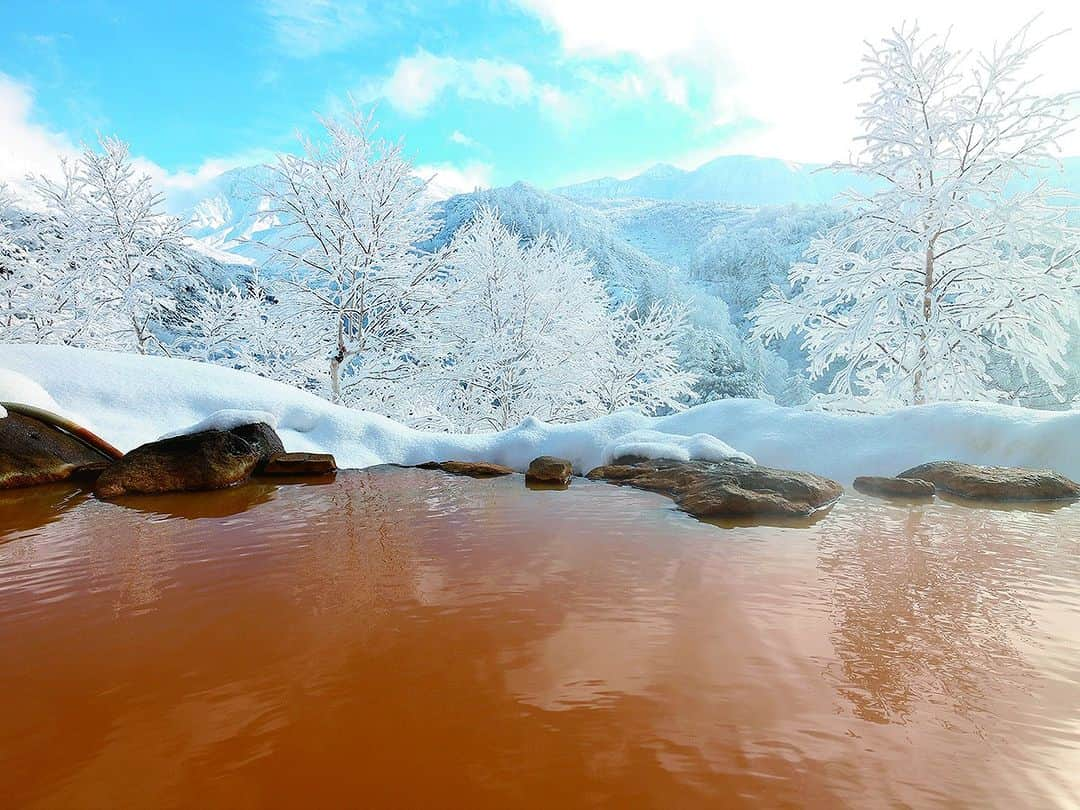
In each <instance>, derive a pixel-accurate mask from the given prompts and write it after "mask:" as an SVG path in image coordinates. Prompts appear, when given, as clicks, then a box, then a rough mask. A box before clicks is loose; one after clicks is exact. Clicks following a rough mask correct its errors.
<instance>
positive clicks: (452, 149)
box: [0, 0, 1080, 187]
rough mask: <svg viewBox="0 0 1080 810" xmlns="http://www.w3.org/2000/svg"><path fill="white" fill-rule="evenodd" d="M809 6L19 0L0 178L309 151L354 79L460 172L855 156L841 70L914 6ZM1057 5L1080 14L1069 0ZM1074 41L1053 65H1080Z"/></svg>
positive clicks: (1054, 21) (940, 8) (961, 11)
mask: <svg viewBox="0 0 1080 810" xmlns="http://www.w3.org/2000/svg"><path fill="white" fill-rule="evenodd" d="M806 5H807V4H801V5H795V4H792V5H791V6H790V7H787V6H786V5H785V4H769V5H767V6H764V5H763V6H762V7H761V8H749V9H746V8H742V9H738V10H730V9H729V10H724V9H721V8H720V6H721V4H720V3H719V2H709V3H698V2H692V1H691V0H668V2H667V3H664V4H655V3H650V4H647V5H646V4H643V3H641V4H639V3H636V2H634V0H620V1H619V2H615V0H572V1H571V0H474V1H473V2H454V1H453V0H449V1H445V0H444V2H420V1H419V0H414V1H413V2H410V1H409V0H403V1H401V2H396V3H383V2H376V0H341V2H332V1H331V0H232V1H231V2H230V1H226V2H216V3H210V2H201V1H199V0H196V1H195V2H186V3H184V4H174V3H156V2H141V1H140V2H134V1H132V0H123V1H122V0H79V1H78V2H72V1H70V0H35V2H30V1H29V0H0V6H5V7H6V8H4V14H3V19H4V20H5V23H6V24H5V26H4V27H3V29H0V119H4V120H6V123H0V146H2V147H3V149H4V152H5V153H6V154H5V156H4V157H3V158H0V177H3V175H4V173H7V174H9V175H10V174H13V173H18V172H19V171H20V170H25V168H26V167H29V168H31V169H36V168H37V163H38V162H40V161H44V160H47V157H48V155H49V154H50V153H53V152H57V151H60V152H62V151H64V150H65V149H67V148H70V147H71V146H72V145H73V144H77V143H78V142H79V141H81V140H86V139H93V138H94V136H95V133H99V132H100V133H105V134H116V135H119V136H120V137H122V138H123V139H124V140H126V141H128V142H129V143H130V144H131V147H132V151H133V153H134V154H136V155H139V156H141V157H143V158H145V159H146V161H147V162H148V163H152V164H153V165H154V166H155V167H156V170H158V171H160V173H161V175H162V177H163V178H164V182H166V183H172V184H174V185H179V186H181V187H183V186H185V185H187V186H190V185H195V184H197V183H198V182H201V181H202V180H204V179H206V178H207V177H210V176H212V175H213V174H214V173H216V172H219V171H221V170H222V169H224V168H229V167H231V166H234V165H242V164H245V163H252V162H258V161H260V160H262V159H264V158H265V157H266V156H268V155H269V154H270V153H272V152H273V151H280V150H283V149H289V148H292V147H293V144H294V143H295V133H296V131H297V129H310V128H311V127H312V126H313V125H314V121H313V116H312V114H313V112H314V111H318V110H322V111H326V110H330V111H332V110H333V109H335V108H336V107H337V106H338V105H340V104H342V103H344V102H345V100H346V99H347V98H348V96H349V95H350V94H351V95H352V96H353V97H354V98H356V99H357V100H358V101H360V102H361V103H363V104H377V118H378V120H379V121H380V123H381V126H382V130H383V132H384V133H386V134H389V135H393V136H401V137H404V138H405V141H406V144H407V148H408V151H409V153H410V155H411V156H412V158H413V159H414V161H415V162H416V163H417V164H420V165H423V166H425V167H431V168H432V169H434V170H437V171H439V172H441V173H442V174H443V175H444V176H445V179H446V181H447V183H448V184H449V185H451V186H467V185H470V184H473V183H479V184H483V185H488V184H491V185H502V184H505V183H509V182H513V181H515V180H519V179H521V180H526V181H529V182H532V183H535V184H537V185H541V186H552V185H557V184H560V183H564V182H569V181H575V180H580V179H585V178H588V177H595V176H600V175H605V174H616V175H627V174H630V173H633V172H635V171H639V170H641V169H643V168H645V167H647V166H649V165H651V164H652V163H655V162H659V161H667V162H673V163H676V164H679V165H695V164H697V163H700V162H703V161H704V160H706V159H708V158H709V157H711V156H713V155H716V154H722V153H725V152H748V153H754V154H766V155H775V156H779V157H784V158H787V159H792V160H828V159H832V158H840V157H843V156H844V155H845V154H846V152H845V150H846V149H847V144H848V143H849V142H850V138H851V136H852V135H853V134H855V111H856V104H857V100H858V94H857V92H856V88H853V87H852V86H851V85H845V84H844V83H843V80H844V79H845V78H846V77H847V76H849V75H850V74H851V73H853V72H854V70H855V69H856V68H857V62H858V57H859V54H860V51H861V47H862V45H861V43H862V40H863V39H865V38H868V37H870V38H878V37H880V36H882V35H884V34H885V33H887V31H888V27H889V25H890V24H895V23H899V22H900V21H901V20H898V19H892V18H891V17H890V16H889V13H888V12H882V11H880V10H875V9H866V8H864V6H866V5H868V4H865V3H861V4H860V3H846V2H838V3H836V4H835V5H836V9H834V10H832V11H830V10H829V9H828V8H827V7H825V6H821V5H820V4H815V5H814V8H813V9H807V8H805V7H804V6H806ZM919 5H920V2H915V3H914V6H919ZM922 5H923V6H925V8H923V9H922V13H923V14H924V15H926V16H929V17H931V18H933V19H932V20H931V22H932V23H933V22H934V21H935V20H938V21H940V22H939V24H940V25H941V26H945V25H947V24H949V23H951V22H957V23H958V24H962V23H964V22H965V21H972V20H974V23H973V24H972V25H970V26H968V29H967V31H968V33H969V34H970V36H971V37H972V38H973V40H974V41H976V42H977V43H978V44H985V42H986V41H989V40H990V39H992V37H993V36H995V35H996V36H1000V35H1003V34H1004V33H1007V32H1008V31H1010V30H1011V28H1012V27H1013V26H1014V25H1015V24H1016V23H1017V22H1019V21H1020V20H1021V19H1022V17H1019V16H1017V14H1016V13H1015V12H1013V13H1011V16H1003V17H1000V18H991V19H987V16H988V15H987V14H986V13H982V14H981V15H972V16H969V10H972V9H975V8H985V6H984V5H983V4H980V3H968V2H966V0H965V2H960V1H959V0H957V2H952V3H950V2H936V3H922ZM917 10H918V9H915V8H912V9H908V10H907V11H906V13H909V14H911V13H915V11H917ZM1028 13H1030V9H1025V10H1024V14H1028ZM1047 17H1048V19H1049V22H1048V29H1050V30H1052V29H1057V28H1061V27H1066V26H1068V25H1071V24H1073V23H1074V22H1076V23H1078V25H1077V27H1078V28H1080V20H1077V19H1075V18H1076V17H1077V12H1075V11H1074V10H1072V9H1071V8H1070V6H1069V5H1067V4H1062V5H1061V6H1060V7H1056V6H1055V7H1052V8H1051V9H1050V10H1049V12H1048V14H1047ZM924 24H925V23H924ZM1075 42H1076V41H1075V39H1074V40H1073V44H1072V47H1071V48H1069V49H1068V50H1065V49H1062V51H1061V54H1060V55H1052V59H1057V60H1058V62H1056V63H1054V64H1052V68H1053V70H1052V71H1051V73H1052V74H1053V75H1056V74H1057V73H1059V72H1060V73H1069V74H1070V78H1072V77H1073V76H1075V75H1076V70H1075V68H1076V67H1077V65H1076V60H1075V56H1073V54H1075V53H1076V52H1077V51H1076V47H1075ZM1070 59H1071V60H1072V61H1071V69H1068V68H1069V67H1070V64H1069V61H1068V60H1070ZM1061 60H1066V61H1065V62H1061Z"/></svg>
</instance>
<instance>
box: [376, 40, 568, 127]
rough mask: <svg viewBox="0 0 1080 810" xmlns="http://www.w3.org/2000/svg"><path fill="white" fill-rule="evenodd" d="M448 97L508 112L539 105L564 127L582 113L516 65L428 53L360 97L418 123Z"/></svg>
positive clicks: (400, 65) (406, 61)
mask: <svg viewBox="0 0 1080 810" xmlns="http://www.w3.org/2000/svg"><path fill="white" fill-rule="evenodd" d="M447 93H452V94H454V95H455V96H457V97H458V98H460V99H470V100H474V101H483V102H486V103H488V104H499V105H503V106H515V105H520V104H535V105H536V107H537V108H538V109H539V110H540V111H541V112H542V113H544V114H545V115H547V116H548V117H549V118H550V119H552V120H553V121H554V122H555V123H556V124H558V125H559V126H561V127H568V126H569V125H570V123H571V122H572V121H573V120H574V119H575V117H576V116H577V115H578V114H579V113H580V112H581V110H580V106H579V105H578V104H577V103H576V102H575V100H574V99H573V98H572V97H571V96H570V95H568V94H567V93H565V92H563V91H562V90H561V89H559V88H558V87H555V86H554V85H551V84H546V83H544V82H540V81H537V79H536V78H535V77H534V76H533V75H532V73H530V72H529V70H528V69H527V68H525V67H523V66H522V65H519V64H517V63H516V62H510V61H506V60H503V59H458V58H456V57H453V56H437V55H435V54H432V53H429V52H428V51H425V50H424V49H422V48H421V49H420V50H418V51H417V52H416V53H415V54H413V55H412V56H406V57H402V58H401V59H399V60H398V62H397V64H396V65H395V66H394V70H393V71H392V72H391V73H390V75H389V76H388V77H386V78H385V79H382V80H379V81H375V82H369V83H368V84H367V85H366V86H364V87H363V88H361V89H360V91H359V92H358V93H356V94H355V95H356V97H357V98H358V99H360V100H369V101H372V100H375V99H377V98H385V99H386V101H387V102H388V103H389V104H390V106H392V107H393V108H394V109H396V110H398V111H400V112H403V113H405V114H406V115H411V116H417V117H418V116H422V115H424V114H426V113H427V112H428V111H429V110H430V108H431V107H432V105H434V104H435V103H436V102H437V101H438V100H439V99H440V98H441V97H442V96H443V95H444V94H447Z"/></svg>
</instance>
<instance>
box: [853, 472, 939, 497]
mask: <svg viewBox="0 0 1080 810" xmlns="http://www.w3.org/2000/svg"><path fill="white" fill-rule="evenodd" d="M853 486H854V487H855V489H857V490H859V492H865V493H866V494H867V495H883V496H885V497H886V498H932V497H934V492H935V490H936V487H935V486H934V485H933V484H932V483H930V482H929V481H923V480H920V479H918V478H889V477H887V476H880V475H860V476H859V477H858V478H856V479H855V481H854V482H853Z"/></svg>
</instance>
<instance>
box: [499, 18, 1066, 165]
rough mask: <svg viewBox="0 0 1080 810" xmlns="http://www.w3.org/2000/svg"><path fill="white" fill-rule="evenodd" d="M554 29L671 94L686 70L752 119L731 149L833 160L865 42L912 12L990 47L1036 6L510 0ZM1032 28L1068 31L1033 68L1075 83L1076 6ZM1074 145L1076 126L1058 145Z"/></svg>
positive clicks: (720, 108) (725, 118) (729, 109)
mask: <svg viewBox="0 0 1080 810" xmlns="http://www.w3.org/2000/svg"><path fill="white" fill-rule="evenodd" d="M517 2H518V3H519V5H521V6H523V7H524V8H526V9H527V10H530V11H532V12H533V13H535V14H536V15H537V16H538V17H539V18H540V19H541V20H542V21H543V22H544V23H545V24H546V25H548V26H549V27H550V28H551V29H552V30H554V31H556V32H557V33H558V34H559V36H560V39H561V41H562V45H563V48H564V50H565V51H566V52H567V53H569V54H570V55H572V56H577V57H584V58H611V57H619V56H626V55H630V56H633V57H636V58H637V59H638V60H639V61H640V62H641V64H642V65H643V67H644V68H645V69H646V70H647V71H650V72H653V73H654V75H657V76H659V77H666V79H664V78H662V79H661V80H662V81H665V80H666V84H667V91H666V92H667V96H668V98H669V100H671V101H673V103H679V102H680V100H685V99H686V98H687V89H686V82H685V77H686V76H694V77H697V78H704V80H705V81H707V82H709V83H711V85H712V87H713V109H712V110H711V111H710V116H709V121H710V124H714V125H720V124H723V123H730V122H733V121H746V120H748V119H752V120H756V121H758V122H760V124H761V126H760V127H758V128H757V129H755V130H754V131H753V132H752V133H748V134H744V135H742V136H740V137H739V138H738V139H736V140H734V141H733V142H732V143H731V144H730V145H729V151H747V152H751V153H755V154H761V155H778V156H781V157H786V158H790V159H796V160H832V159H836V158H839V157H843V156H845V155H846V154H847V153H848V150H849V149H850V145H851V138H852V137H853V136H854V135H855V134H857V130H858V127H857V122H856V114H857V105H858V102H859V100H860V99H861V98H862V97H863V92H864V91H863V89H862V88H860V87H859V86H858V85H856V84H849V83H846V80H847V79H848V78H850V77H851V76H852V75H853V74H854V73H855V72H856V70H858V67H859V60H860V58H861V57H862V54H863V49H864V42H865V40H867V39H869V40H876V39H878V38H880V37H883V36H885V35H887V34H888V33H889V31H890V29H891V27H892V26H895V25H899V24H901V23H902V22H904V21H905V20H909V21H915V20H918V21H919V23H920V24H921V25H922V27H923V28H924V30H927V31H941V32H944V31H945V30H947V29H948V28H949V27H950V26H953V25H954V26H955V29H954V44H957V45H961V46H964V47H977V48H983V47H989V46H990V45H992V43H993V42H994V40H995V39H1001V38H1003V37H1005V36H1007V35H1009V34H1011V33H1012V32H1013V31H1014V30H1015V29H1016V28H1017V27H1018V26H1019V25H1021V24H1022V23H1024V22H1026V21H1027V20H1028V19H1029V18H1030V17H1031V16H1032V14H1033V13H1034V11H1033V10H1032V9H1031V8H1030V7H1028V6H1023V5H1021V6H1012V7H1008V8H1005V7H1002V6H1000V5H999V6H996V7H994V8H993V10H992V11H991V10H990V7H989V6H987V5H986V3H985V2H983V0H909V2H908V3H906V4H905V5H904V6H903V8H902V9H900V10H898V9H896V8H895V6H892V5H890V4H883V3H867V2H865V0H838V1H834V2H827V3H794V2H792V3H784V4H782V5H781V4H776V3H740V4H729V3H718V2H715V0H704V1H703V2H702V1H700V0H667V2H665V4H664V8H663V12H662V13H657V12H656V8H655V6H653V5H650V4H645V3H628V2H625V0H590V2H581V0H517ZM1047 5H1048V7H1047V10H1046V12H1045V14H1044V15H1043V17H1042V18H1041V19H1040V20H1039V22H1038V23H1037V26H1038V30H1039V31H1041V32H1044V33H1053V32H1056V31H1059V30H1063V29H1066V28H1071V29H1073V30H1072V32H1070V33H1069V34H1067V35H1066V36H1063V37H1061V38H1059V39H1058V40H1055V41H1054V42H1052V43H1051V44H1050V45H1049V46H1048V47H1047V48H1046V50H1045V52H1044V53H1043V54H1042V59H1041V62H1040V64H1039V65H1038V66H1037V67H1038V68H1039V70H1038V72H1041V73H1043V74H1044V75H1045V77H1046V80H1045V83H1044V85H1043V89H1044V90H1045V91H1048V92H1053V91H1061V90H1065V89H1070V85H1073V84H1075V81H1076V51H1077V48H1078V47H1080V4H1077V3H1075V2H1068V3H1067V2H1063V0H1050V2H1049V3H1048V4H1047ZM1066 147H1067V151H1069V152H1080V134H1077V135H1076V136H1074V137H1073V138H1072V139H1071V140H1070V141H1069V142H1068V143H1067V144H1066Z"/></svg>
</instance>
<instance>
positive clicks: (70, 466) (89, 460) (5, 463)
mask: <svg viewBox="0 0 1080 810" xmlns="http://www.w3.org/2000/svg"><path fill="white" fill-rule="evenodd" d="M102 461H108V457H107V456H105V455H104V454H102V453H99V452H98V451H97V450H94V449H92V448H90V447H89V446H87V445H86V444H84V443H83V442H81V441H79V440H78V439H76V438H74V437H73V436H70V435H69V434H67V433H64V432H63V431H62V430H59V429H57V428H55V427H52V426H51V425H47V424H45V423H44V422H41V421H39V420H37V419H34V418H32V417H29V416H25V415H23V414H20V413H15V412H14V411H11V412H9V413H8V415H7V416H5V417H4V418H3V419H0V489H14V488H15V487H29V486H34V485H36V484H47V483H49V482H51V481H63V480H65V479H67V478H70V477H71V476H72V474H73V473H74V472H75V471H76V470H78V469H80V468H82V467H86V466H88V465H94V464H98V463H100V462H102Z"/></svg>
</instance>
